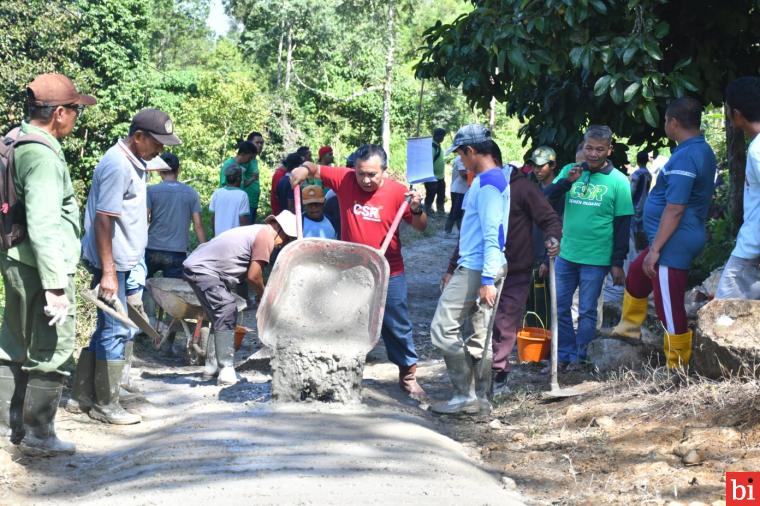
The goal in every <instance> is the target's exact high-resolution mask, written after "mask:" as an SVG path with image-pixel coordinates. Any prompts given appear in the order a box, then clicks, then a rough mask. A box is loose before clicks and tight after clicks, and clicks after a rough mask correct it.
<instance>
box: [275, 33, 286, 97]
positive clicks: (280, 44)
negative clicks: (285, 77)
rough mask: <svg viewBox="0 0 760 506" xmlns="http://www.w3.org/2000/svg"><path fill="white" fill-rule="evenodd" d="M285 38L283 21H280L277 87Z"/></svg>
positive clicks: (280, 77) (280, 74)
mask: <svg viewBox="0 0 760 506" xmlns="http://www.w3.org/2000/svg"><path fill="white" fill-rule="evenodd" d="M284 40H285V23H284V22H283V21H280V43H279V44H278V45H277V88H278V89H279V88H280V85H281V84H282V43H283V41H284Z"/></svg>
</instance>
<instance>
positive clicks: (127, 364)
mask: <svg viewBox="0 0 760 506" xmlns="http://www.w3.org/2000/svg"><path fill="white" fill-rule="evenodd" d="M134 352H135V342H134V341H128V342H127V344H125V345H124V369H123V370H122V372H121V382H120V386H121V388H122V389H124V390H126V394H127V395H125V393H124V392H122V393H121V398H122V400H125V401H126V400H128V399H127V396H129V397H130V399H141V398H143V396H142V395H140V394H141V393H142V390H140V387H139V386H137V383H135V382H134V381H132V377H131V376H130V373H131V372H132V359H133V357H134Z"/></svg>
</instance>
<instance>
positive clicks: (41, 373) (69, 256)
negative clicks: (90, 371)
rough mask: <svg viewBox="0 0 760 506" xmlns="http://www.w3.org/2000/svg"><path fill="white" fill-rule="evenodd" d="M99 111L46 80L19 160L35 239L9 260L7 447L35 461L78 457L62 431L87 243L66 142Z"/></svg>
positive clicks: (55, 78) (19, 182) (32, 99)
mask: <svg viewBox="0 0 760 506" xmlns="http://www.w3.org/2000/svg"><path fill="white" fill-rule="evenodd" d="M95 103H96V100H95V98H94V97H91V96H89V95H82V94H80V93H79V92H78V91H77V90H76V88H75V87H74V83H72V82H71V80H69V78H68V77H66V76H64V75H62V74H43V75H40V76H38V77H37V78H36V79H35V80H34V81H32V82H31V83H30V84H29V86H28V87H27V118H28V119H27V120H26V121H25V122H23V123H22V124H21V128H20V131H19V132H18V137H17V139H18V140H17V144H16V147H15V150H14V152H13V153H12V154H11V155H10V156H13V157H14V160H15V163H14V166H15V177H14V184H15V189H16V194H17V197H18V201H19V203H21V204H23V209H24V214H25V215H26V238H24V239H23V240H21V242H19V243H18V244H16V245H15V246H13V247H11V248H9V249H8V250H6V251H4V252H3V253H4V254H3V255H2V256H0V270H1V271H2V274H3V280H4V285H5V310H4V312H3V326H2V331H0V437H1V438H2V439H3V440H0V446H3V445H4V444H5V443H6V441H7V437H8V436H10V441H11V442H12V443H14V444H17V445H19V449H20V450H21V451H22V452H23V453H25V454H27V455H32V456H55V455H65V454H71V453H74V445H73V444H72V443H69V442H65V441H61V440H60V439H58V437H57V436H56V433H55V426H54V421H55V414H56V411H57V410H58V403H59V402H60V399H61V393H62V391H63V379H64V377H66V376H68V375H69V372H68V370H67V367H66V365H67V363H68V362H69V361H70V360H71V356H72V354H73V352H74V339H75V322H74V314H75V311H76V298H75V294H74V274H75V273H76V268H77V263H78V262H79V235H80V225H79V205H78V203H77V201H76V197H75V196H74V188H73V186H72V184H71V176H70V174H69V170H68V168H67V166H66V159H65V157H64V154H63V150H62V148H61V145H60V143H59V141H60V139H62V138H64V137H66V136H68V135H70V134H71V133H72V132H73V130H74V126H75V125H76V121H77V118H78V117H79V115H80V114H81V112H82V110H83V108H84V107H85V106H86V105H93V104H95ZM11 136H12V135H11V134H9V136H8V137H11ZM8 137H6V139H7V138H8ZM18 143H21V144H18Z"/></svg>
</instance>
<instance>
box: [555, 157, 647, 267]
mask: <svg viewBox="0 0 760 506" xmlns="http://www.w3.org/2000/svg"><path fill="white" fill-rule="evenodd" d="M573 166H574V164H569V165H566V166H565V167H563V168H562V171H561V172H560V173H559V175H558V176H557V177H556V178H555V179H554V182H555V183H556V182H557V181H559V180H560V179H562V178H564V177H566V176H567V174H568V173H569V172H570V169H571V168H572V167H573ZM608 167H609V168H610V169H611V170H610V171H609V173H607V174H605V173H603V172H595V173H593V174H592V173H591V172H589V171H587V170H584V171H583V172H582V173H581V177H579V178H578V180H577V181H576V182H575V183H573V186H572V187H571V188H570V190H569V191H568V192H567V194H565V218H564V223H563V226H562V242H561V244H560V253H559V256H560V257H562V258H563V259H565V260H568V261H570V262H575V263H579V264H587V265H610V263H611V260H612V243H613V241H614V225H613V221H614V219H615V218H616V217H617V216H628V215H632V214H633V203H632V202H631V185H630V183H629V182H628V178H627V177H625V176H624V175H623V174H622V173H621V172H620V171H619V170H616V169H615V168H614V167H612V165H608Z"/></svg>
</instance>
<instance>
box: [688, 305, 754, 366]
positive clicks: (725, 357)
mask: <svg viewBox="0 0 760 506" xmlns="http://www.w3.org/2000/svg"><path fill="white" fill-rule="evenodd" d="M758 328H760V301H756V300H739V299H725V300H713V301H710V302H709V303H708V304H707V305H705V306H704V307H703V308H702V309H700V310H699V313H698V315H697V327H696V332H695V333H694V352H693V354H692V367H693V368H694V370H695V371H696V372H698V373H699V374H701V375H703V376H707V377H708V378H713V379H718V378H721V377H724V376H729V375H737V374H752V375H756V374H757V372H756V367H755V365H756V364H758V363H760V333H758V331H757V329H758Z"/></svg>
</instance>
